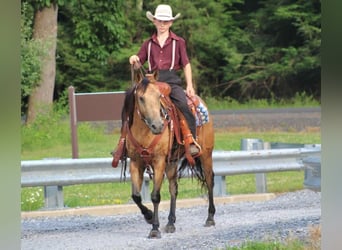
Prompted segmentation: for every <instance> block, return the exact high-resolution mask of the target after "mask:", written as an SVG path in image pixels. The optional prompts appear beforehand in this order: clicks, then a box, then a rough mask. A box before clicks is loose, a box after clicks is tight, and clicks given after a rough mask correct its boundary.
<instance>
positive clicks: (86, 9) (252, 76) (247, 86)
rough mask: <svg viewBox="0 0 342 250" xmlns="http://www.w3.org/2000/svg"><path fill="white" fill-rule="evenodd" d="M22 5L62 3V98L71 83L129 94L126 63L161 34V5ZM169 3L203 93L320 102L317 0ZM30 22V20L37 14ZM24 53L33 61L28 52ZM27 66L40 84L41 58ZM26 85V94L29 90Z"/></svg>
mask: <svg viewBox="0 0 342 250" xmlns="http://www.w3.org/2000/svg"><path fill="white" fill-rule="evenodd" d="M22 3H30V4H31V5H32V6H36V7H37V6H40V7H44V6H48V5H49V4H52V3H53V4H58V7H59V13H58V44H57V57H56V62H57V75H56V86H55V99H57V100H58V99H59V98H60V97H61V96H63V94H62V93H63V91H64V90H65V89H66V88H67V87H68V86H69V85H74V86H75V87H76V89H77V91H79V92H95V91H108V90H124V89H126V88H127V87H128V86H129V85H130V72H129V64H128V58H129V56H130V55H132V54H134V53H136V52H137V51H138V49H139V47H140V45H141V43H142V42H143V41H144V40H145V39H147V38H148V37H149V36H150V34H151V33H152V32H153V31H154V29H155V28H154V26H153V24H152V23H151V22H150V21H149V20H148V19H147V18H146V14H145V13H146V11H147V10H150V11H152V12H154V10H155V8H156V6H157V5H158V4H160V1H155V0H153V1H133V0H128V1H123V0H120V1H106V0H100V1H95V0H85V1H74V0H73V1H64V0H60V1H57V0H56V1H52V0H27V1H22ZM168 4H170V5H171V6H172V9H173V12H174V15H175V14H177V13H178V12H180V13H181V18H179V19H178V20H176V21H175V22H174V24H173V26H172V30H173V31H175V32H176V33H177V34H179V35H180V36H182V37H184V38H185V39H186V41H187V47H188V54H189V56H190V60H191V64H192V69H193V78H194V83H195V85H196V88H197V92H198V93H199V94H200V95H201V96H208V97H210V96H211V97H214V98H228V97H229V98H232V99H234V100H236V101H238V102H239V103H241V102H242V103H243V102H245V101H248V100H250V99H265V100H282V99H290V98H293V97H294V96H295V95H296V93H304V92H305V93H306V94H307V95H309V96H312V97H313V98H314V99H315V100H318V101H320V93H321V92H320V71H321V59H320V44H321V23H320V22H321V3H320V1H319V0H312V1H302V0H286V1H280V0H277V1H275V0H263V1H253V0H246V1H243V0H224V1H209V2H208V1H205V0H199V1H195V2H194V1H190V0H183V1H180V0H172V1H168ZM23 18H25V17H24V16H23ZM30 18H31V23H32V22H33V15H31V16H30ZM23 34H25V32H24V33H23ZM23 54H26V57H32V56H29V55H30V53H28V52H26V50H25V49H24V50H23ZM23 57H24V56H23ZM22 61H23V64H24V63H26V64H27V65H26V66H25V68H24V66H23V71H22V72H23V74H24V73H25V74H28V73H27V72H31V73H30V74H29V76H30V78H28V79H29V80H30V81H31V82H32V81H35V80H36V78H35V77H37V76H38V75H39V73H38V72H39V69H38V65H37V64H36V61H35V60H28V59H27V60H26V59H25V58H24V60H22ZM27 68H30V69H31V70H27ZM31 78H33V79H34V80H33V79H31ZM26 86H29V85H27V84H25V85H23V89H24V91H25V93H29V89H27V88H26ZM26 95H27V94H26ZM23 103H25V98H24V97H23Z"/></svg>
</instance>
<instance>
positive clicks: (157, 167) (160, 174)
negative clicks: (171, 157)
mask: <svg viewBox="0 0 342 250" xmlns="http://www.w3.org/2000/svg"><path fill="white" fill-rule="evenodd" d="M153 166H154V167H153V190H152V193H151V200H152V203H153V220H152V230H151V232H150V234H149V236H148V237H149V238H160V237H161V234H160V231H159V214H158V212H159V204H160V200H161V198H160V189H161V186H162V183H163V179H164V172H165V161H164V160H160V161H154V164H153Z"/></svg>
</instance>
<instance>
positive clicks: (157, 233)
mask: <svg viewBox="0 0 342 250" xmlns="http://www.w3.org/2000/svg"><path fill="white" fill-rule="evenodd" d="M148 238H149V239H160V238H161V234H160V231H159V230H158V229H157V230H156V229H152V230H151V232H150V234H149V235H148Z"/></svg>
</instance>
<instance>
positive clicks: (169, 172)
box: [165, 163, 178, 233]
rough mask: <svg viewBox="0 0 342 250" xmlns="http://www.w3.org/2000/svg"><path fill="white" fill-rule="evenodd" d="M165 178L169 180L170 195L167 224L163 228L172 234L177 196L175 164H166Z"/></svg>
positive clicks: (174, 229)
mask: <svg viewBox="0 0 342 250" xmlns="http://www.w3.org/2000/svg"><path fill="white" fill-rule="evenodd" d="M166 176H167V178H168V180H169V193H170V213H169V217H168V223H167V225H166V227H165V231H166V232H167V233H174V232H175V231H176V227H175V222H176V200H177V195H178V183H177V164H176V163H173V164H168V165H167V167H166Z"/></svg>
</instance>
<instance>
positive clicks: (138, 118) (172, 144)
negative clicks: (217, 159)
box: [112, 74, 215, 238]
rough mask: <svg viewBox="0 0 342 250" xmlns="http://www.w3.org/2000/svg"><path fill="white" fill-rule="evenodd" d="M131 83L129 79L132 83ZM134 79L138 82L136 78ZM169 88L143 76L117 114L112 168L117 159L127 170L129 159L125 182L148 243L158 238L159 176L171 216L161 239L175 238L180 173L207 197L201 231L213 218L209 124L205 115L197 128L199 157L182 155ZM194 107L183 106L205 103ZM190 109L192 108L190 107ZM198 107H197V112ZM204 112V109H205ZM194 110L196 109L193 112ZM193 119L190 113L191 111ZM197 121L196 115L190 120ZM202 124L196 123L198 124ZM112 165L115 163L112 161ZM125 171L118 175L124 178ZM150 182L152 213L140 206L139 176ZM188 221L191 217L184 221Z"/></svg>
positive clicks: (183, 150) (212, 180)
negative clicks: (118, 132)
mask: <svg viewBox="0 0 342 250" xmlns="http://www.w3.org/2000/svg"><path fill="white" fill-rule="evenodd" d="M132 79H133V78H132ZM135 79H139V77H138V78H137V77H135ZM169 93H170V86H168V84H166V83H162V82H158V81H156V80H155V78H154V76H153V75H151V74H146V75H145V76H144V75H142V76H141V77H140V80H137V82H136V83H135V84H134V86H133V87H132V88H131V89H129V90H128V91H126V96H125V101H124V106H123V109H122V128H121V138H120V140H119V144H118V148H119V145H120V144H121V146H122V145H124V147H123V150H122V151H123V152H118V150H117V151H116V152H115V154H119V155H116V158H115V154H114V158H113V163H112V165H113V167H116V166H117V163H118V157H119V158H120V160H121V163H122V164H123V166H124V169H125V170H126V164H124V163H126V158H127V157H128V158H130V165H129V170H130V176H131V182H132V199H133V201H134V202H135V203H136V205H137V206H138V207H139V208H140V210H141V213H142V214H143V216H144V218H145V220H146V222H147V223H149V224H152V229H151V231H150V233H149V235H148V238H160V237H161V233H160V230H159V215H158V207H159V203H160V200H161V196H160V190H161V186H162V182H163V179H164V176H165V175H166V177H167V178H168V182H169V192H170V196H171V198H170V211H169V216H168V223H167V225H166V227H165V232H166V233H173V232H175V230H176V228H175V225H174V224H175V221H176V211H175V210H176V198H177V193H178V184H177V181H178V178H179V177H180V176H181V174H182V172H183V171H184V170H190V172H191V173H192V174H193V175H194V176H196V177H197V178H198V179H199V180H200V182H201V183H202V185H203V187H205V188H206V189H207V191H208V201H209V207H208V217H207V219H206V222H205V226H213V225H215V221H214V214H215V206H214V198H213V187H214V173H213V161H212V151H213V148H214V130H213V122H212V119H211V117H210V115H209V112H207V115H208V118H209V119H207V120H206V122H205V123H203V124H197V142H198V144H199V145H200V146H201V149H202V152H201V155H200V156H198V157H197V158H195V159H193V158H191V157H189V155H186V152H185V151H186V150H185V149H184V145H182V141H181V139H180V131H179V130H180V129H179V125H177V124H178V121H177V120H178V119H179V117H178V115H177V112H176V111H175V107H174V106H173V104H172V102H171V101H170V98H169V97H168V95H169ZM191 99H192V100H197V104H194V103H193V102H192V101H191V100H190V99H189V100H188V104H189V103H192V104H193V105H192V109H194V106H196V105H199V104H198V103H200V104H201V105H202V107H203V105H205V104H204V102H203V100H201V98H200V97H198V96H195V98H191ZM189 107H191V105H189ZM197 107H198V106H197ZM204 107H205V108H206V106H204ZM195 108H196V107H195ZM193 113H195V112H194V110H193ZM194 115H196V114H194ZM199 119H201V118H199ZM115 160H116V161H117V162H116V163H114V161H115ZM125 170H124V171H123V172H125ZM145 171H146V172H147V173H148V174H149V175H150V178H151V179H152V180H153V190H152V193H151V201H152V203H153V211H151V210H150V209H149V208H147V207H146V206H145V205H144V204H143V203H142V198H141V195H140V191H141V185H142V182H143V177H144V172H145ZM189 216H191V215H189Z"/></svg>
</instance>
